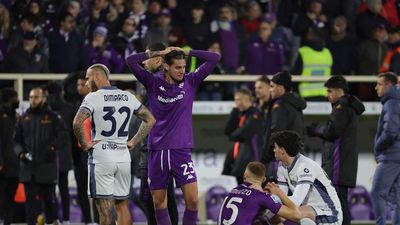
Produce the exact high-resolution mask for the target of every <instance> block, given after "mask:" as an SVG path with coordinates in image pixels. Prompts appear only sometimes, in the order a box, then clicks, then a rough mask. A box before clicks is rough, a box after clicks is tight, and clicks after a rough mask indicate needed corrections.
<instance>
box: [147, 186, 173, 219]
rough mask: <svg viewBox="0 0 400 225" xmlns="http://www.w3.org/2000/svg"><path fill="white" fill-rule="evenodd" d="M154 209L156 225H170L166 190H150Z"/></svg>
mask: <svg viewBox="0 0 400 225" xmlns="http://www.w3.org/2000/svg"><path fill="white" fill-rule="evenodd" d="M151 196H152V197H153V204H154V209H155V212H156V220H157V224H158V225H171V219H170V218H169V213H168V208H167V206H168V201H167V190H166V189H163V190H152V191H151Z"/></svg>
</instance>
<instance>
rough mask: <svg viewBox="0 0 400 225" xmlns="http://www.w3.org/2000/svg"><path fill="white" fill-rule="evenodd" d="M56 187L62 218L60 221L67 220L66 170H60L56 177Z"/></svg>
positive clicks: (68, 201)
mask: <svg viewBox="0 0 400 225" xmlns="http://www.w3.org/2000/svg"><path fill="white" fill-rule="evenodd" d="M58 189H60V197H61V208H62V214H63V215H62V218H60V220H61V221H69V203H70V200H69V199H70V197H69V189H68V171H60V173H59V178H58Z"/></svg>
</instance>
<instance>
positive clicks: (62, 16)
mask: <svg viewBox="0 0 400 225" xmlns="http://www.w3.org/2000/svg"><path fill="white" fill-rule="evenodd" d="M68 16H69V17H72V18H74V15H72V14H71V13H69V12H68V11H63V12H61V13H60V14H59V16H58V18H57V25H58V26H60V25H61V22H63V21H64V20H65V19H67V17H68Z"/></svg>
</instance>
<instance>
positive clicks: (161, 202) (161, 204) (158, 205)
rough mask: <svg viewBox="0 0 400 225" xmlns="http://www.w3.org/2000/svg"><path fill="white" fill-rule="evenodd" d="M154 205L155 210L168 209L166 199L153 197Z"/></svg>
mask: <svg viewBox="0 0 400 225" xmlns="http://www.w3.org/2000/svg"><path fill="white" fill-rule="evenodd" d="M153 205H154V208H155V209H165V208H167V201H166V199H163V198H160V197H155V196H153Z"/></svg>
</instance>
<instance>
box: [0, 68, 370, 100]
mask: <svg viewBox="0 0 400 225" xmlns="http://www.w3.org/2000/svg"><path fill="white" fill-rule="evenodd" d="M66 77H67V75H66V74H53V73H32V74H27V73H25V74H19V73H18V74H16V73H3V74H0V80H13V81H14V88H15V90H17V92H18V96H19V99H20V100H21V101H22V96H23V91H24V81H25V80H36V81H37V80H43V81H48V80H63V79H65V78H66ZM259 77H260V75H237V74H224V75H210V76H208V77H207V78H206V79H205V81H208V82H252V81H255V80H256V79H257V78H259ZM271 77H272V75H271ZM345 78H346V79H347V81H348V82H364V83H372V82H376V80H377V78H376V76H374V75H357V76H355V75H353V76H345ZM110 79H111V80H113V81H136V78H135V76H133V75H132V74H112V75H111V76H110ZM326 80H327V78H326V77H317V76H316V77H303V76H299V75H295V76H293V82H305V81H309V82H323V81H326Z"/></svg>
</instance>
